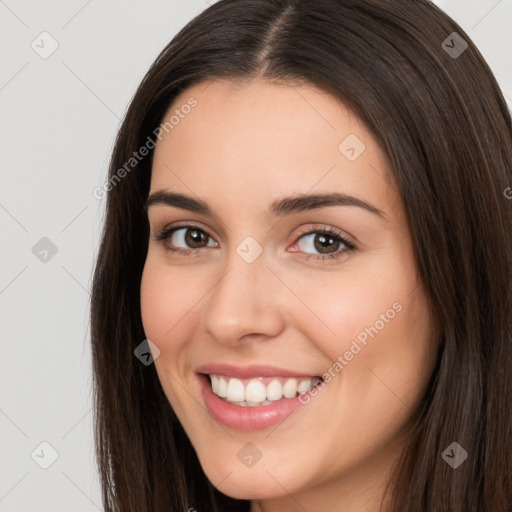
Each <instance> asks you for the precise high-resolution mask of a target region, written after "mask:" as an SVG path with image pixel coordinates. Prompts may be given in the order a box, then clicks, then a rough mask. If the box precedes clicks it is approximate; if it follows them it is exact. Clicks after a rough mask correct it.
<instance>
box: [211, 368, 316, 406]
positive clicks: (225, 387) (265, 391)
mask: <svg viewBox="0 0 512 512" xmlns="http://www.w3.org/2000/svg"><path fill="white" fill-rule="evenodd" d="M210 379H211V386H212V389H213V392H214V393H215V394H216V395H218V396H220V397H221V398H225V399H226V400H227V401H228V402H231V403H233V404H236V405H239V406H241V407H258V406H260V405H269V404H271V403H273V402H275V401H277V400H281V399H282V398H283V397H284V398H294V397H295V396H297V394H302V393H305V392H306V391H308V390H309V389H310V388H311V387H312V386H314V385H315V384H317V380H316V379H315V380H314V381H312V379H308V378H305V379H297V378H290V379H284V378H279V379H278V378H274V379H268V378H267V379H265V382H267V385H266V386H265V384H264V383H263V382H262V380H263V377H257V378H254V379H250V380H244V381H243V382H242V380H240V379H237V378H234V377H233V378H229V377H223V376H221V375H212V374H210Z"/></svg>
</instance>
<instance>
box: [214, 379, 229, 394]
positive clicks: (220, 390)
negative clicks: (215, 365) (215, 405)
mask: <svg viewBox="0 0 512 512" xmlns="http://www.w3.org/2000/svg"><path fill="white" fill-rule="evenodd" d="M211 377H212V389H213V390H214V391H215V393H216V394H217V395H219V396H220V397H222V398H226V397H227V396H228V383H227V382H226V379H223V378H222V377H217V379H218V380H217V389H215V383H214V382H213V377H216V375H211Z"/></svg>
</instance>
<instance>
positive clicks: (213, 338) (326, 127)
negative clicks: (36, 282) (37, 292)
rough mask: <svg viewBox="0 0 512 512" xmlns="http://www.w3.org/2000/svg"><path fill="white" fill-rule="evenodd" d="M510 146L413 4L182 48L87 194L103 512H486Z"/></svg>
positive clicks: (229, 1) (506, 279) (143, 99)
mask: <svg viewBox="0 0 512 512" xmlns="http://www.w3.org/2000/svg"><path fill="white" fill-rule="evenodd" d="M511 135H512V121H511V117H510V113H509V112H508V110H507V106H506V103H505V101H504V99H503V96H502V94H501V92H500V90H499V87H498V85H497V83H496V80H495V79H494V77H493V75H492V73H491V71H490V69H489V67H488V66H487V64H486V63H485V62H484V60H483V58H482V56H481V54H480V53H479V52H478V50H477V48H475V46H474V45H473V44H472V42H471V41H470V39H469V37H468V36H467V34H465V33H464V31H463V30H462V29H461V28H460V27H459V26H458V25H457V24H456V23H454V22H453V20H451V19H450V18H449V17H448V16H446V15H445V14H444V13H443V12H442V11H440V10H439V9H438V8H436V7H435V6H434V5H433V4H431V3H430V2H428V1H424V0H422V1H417V2H404V1H398V0H385V1H382V0H363V1H361V0H357V1H356V0H339V1H326V2H323V1H322V2H319V1H313V0H311V1H306V0H263V1H259V2H253V1H250V0H221V1H219V2H217V3H216V4H214V5H212V6H211V7H209V8H208V9H207V10H205V11H204V12H203V13H202V14H200V15H199V16H198V17H196V18H195V19H194V20H192V21H191V22H190V23H189V24H188V25H187V26H186V27H185V28H183V30H182V31H181V32H180V33H179V34H178V35H177V36H176V37H175V38H174V39H173V40H172V41H171V43H170V44H169V45H168V46H167V47H166V48H165V49H164V50H163V51H162V52H161V54H160V55H159V56H158V58H157V59H156V61H155V63H154V64H153V65H152V66H151V68H150V70H149V71H148V73H147V75H146V76H145V78H144V80H143V81H142V83H141V85H140V87H139V89H138V90H137V92H136V94H135V96H134V98H133V100H132V102H131V104H130V107H129V109H128V111H127V114H126V117H125V119H124V122H123V124H122V126H121V129H120V131H119V134H118V138H117V141H116V145H115V148H114V152H113V156H112V161H111V166H110V172H109V180H108V185H107V186H106V188H105V192H108V196H107V212H106V219H105V225H104V230H103V236H102V241H101V246H100V250H99V254H98V260H97V264H96V268H95V275H94V285H93V295H92V304H91V332H92V346H93V365H94V384H95V403H96V409H95V413H96V414H95V421H96V444H97V457H98V461H99V469H100V474H101V478H102V486H103V501H104V507H105V510H106V511H119V512H128V511H132V510H137V511H150V510H151V511H164V510H165V511H169V510H197V511H202V510H208V511H222V512H224V511H227V510H240V511H242V510H244V511H248V510H251V511H252V512H255V511H265V512H269V511H271V512H278V511H295V510H297V511H299V510H300V511H304V510H307V511H309V512H315V511H317V510H329V511H338V510H340V511H341V510H343V511H344V512H347V511H349V512H352V511H358V512H359V511H363V510H364V511H367V512H374V511H375V512H376V511H379V510H380V511H381V512H392V511H398V510H400V511H410V512H413V511H414V512H434V511H436V512H438V511H443V510H446V511H448V510H450V511H452V512H462V511H464V512H468V511H471V512H505V511H508V510H510V508H511V504H512V481H511V475H512V467H511V465H512V463H511V460H512V458H511V448H510V447H511V446H512V439H511V436H512V434H511V432H512V429H511V426H512V414H511V409H510V401H511V399H512V377H511V375H512V372H510V370H509V363H510V362H512V333H511V316H510V311H511V308H512V291H511V290H512V287H511V284H512V240H511V237H512V233H511V229H510V226H512V210H511V206H512V205H511V203H510V201H509V200H508V199H507V194H506V190H509V188H510V186H511V184H512V171H511V169H512V137H511ZM153 363H154V364H153Z"/></svg>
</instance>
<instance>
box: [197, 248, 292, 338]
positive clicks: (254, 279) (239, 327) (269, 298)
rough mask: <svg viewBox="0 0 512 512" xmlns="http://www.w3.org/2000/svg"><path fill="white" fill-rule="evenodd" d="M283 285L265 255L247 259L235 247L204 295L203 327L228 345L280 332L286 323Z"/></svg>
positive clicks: (268, 336) (270, 336)
mask: <svg viewBox="0 0 512 512" xmlns="http://www.w3.org/2000/svg"><path fill="white" fill-rule="evenodd" d="M282 288H283V284H282V283H281V282H280V281H279V280H278V279H277V278H276V276H275V275H274V274H273V273H272V272H271V271H270V270H269V269H268V268H267V266H266V260H265V258H264V257H263V255H261V256H260V257H259V258H258V259H256V261H253V262H252V263H247V262H246V261H244V260H243V259H242V258H241V257H240V256H239V255H238V254H237V253H236V252H235V251H233V253H232V254H231V255H230V257H229V259H228V260H227V261H226V265H225V266H224V265H223V266H222V271H221V272H219V277H218V279H217V280H216V284H214V286H213V288H212V290H211V291H210V293H209V294H208V295H207V296H206V297H205V300H204V302H203V308H202V311H201V327H202V329H203V330H204V331H205V332H207V333H208V334H209V335H210V336H211V337H213V338H214V339H215V340H216V341H217V342H219V343H223V344H225V345H238V344H239V343H240V342H241V341H242V339H243V341H248V340H253V341H254V340H257V339H267V338H273V337H275V336H278V335H279V333H280V332H281V331H282V330H283V327H284V318H283V313H284V311H283V310H284V303H283V299H285V297H284V296H283V293H282ZM288 299H289V297H288Z"/></svg>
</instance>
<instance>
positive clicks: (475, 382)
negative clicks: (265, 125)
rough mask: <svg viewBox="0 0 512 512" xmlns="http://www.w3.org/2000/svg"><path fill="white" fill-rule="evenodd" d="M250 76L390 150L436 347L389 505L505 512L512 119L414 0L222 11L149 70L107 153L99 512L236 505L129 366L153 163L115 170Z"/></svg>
mask: <svg viewBox="0 0 512 512" xmlns="http://www.w3.org/2000/svg"><path fill="white" fill-rule="evenodd" d="M453 32H457V34H458V36H456V35H453ZM459 37H460V38H462V39H459ZM450 38H451V39H450ZM454 38H455V39H454ZM464 42H465V43H467V48H465V44H464ZM464 48H465V49H464ZM454 49H455V50H457V51H456V52H454ZM255 77H264V78H266V79H268V80H273V81H276V82H281V83H289V84H290V83H306V84H312V85H314V86H317V87H319V88H321V89H322V90H325V91H327V92H329V93H331V94H332V95H334V96H335V97H336V98H339V100H341V101H343V102H345V103H346V104H347V105H348V106H349V107H351V108H352V109H353V110H354V111H355V112H356V113H357V115H358V116H359V117H360V118H361V120H362V121H363V122H364V123H366V125H367V126H368V128H369V129H370V131H371V132H372V133H373V135H374V136H375V137H376V139H377V141H378V142H379V143H380V144H381V146H382V148H383V150H384V151H385V152H386V154H387V155H388V157H389V159H390V161H391V164H392V167H393V172H394V178H395V180H396V183H397V186H398V188H399V191H400V193H401V196H402V199H403V202H404V205H405V208H406V211H407V214H408V220H409V225H410V229H411V235H412V239H413V243H414V246H415V252H416V260H417V265H418V271H419V273H420V276H421V278H422V280H423V283H424V286H425V290H426V293H427V295H428V299H429V302H430V304H431V306H432V310H433V311H434V313H435V317H436V321H437V322H438V324H439V326H440V333H441V334H440V336H441V338H440V339H441V344H440V349H439V354H438V360H437V364H436V367H435V370H434V372H433V374H432V378H431V381H430V383H429V385H428V388H427V390H426V392H425V395H424V398H423V400H422V402H421V404H420V407H419V410H418V411H416V414H415V416H414V429H413V435H412V436H411V438H410V441H409V443H408V446H407V447H406V449H405V450H404V452H403V457H402V459H401V460H399V464H397V466H396V468H395V472H394V474H393V476H394V477H393V479H392V480H390V485H389V489H388V490H389V492H390V496H391V497H392V508H391V510H392V511H400V512H441V511H451V512H510V510H512V482H511V480H512V452H511V447H512V412H511V411H512V407H511V403H512V370H511V363H512V332H511V311H512V201H511V200H510V199H508V197H510V195H512V194H507V193H506V190H510V188H509V187H512V121H511V117H510V113H509V111H508V109H507V105H506V102H505V100H504V98H503V95H502V93H501V92H500V88H499V87H498V84H497V82H496V80H495V78H494V76H493V74H492V72H491V70H490V69H489V67H488V65H487V64H486V63H485V61H484V59H483V57H482V55H481V54H480V52H479V51H478V49H477V48H476V47H475V45H474V44H473V43H472V41H471V40H470V38H469V36H468V35H467V34H466V33H465V32H464V31H463V30H462V28H461V27H460V26H458V25H457V24H456V23H455V22H454V21H453V20H452V19H451V18H449V17H448V16H447V15H446V14H444V13H443V12H442V11H441V10H440V9H438V8H437V7H436V6H435V5H434V4H432V3H430V2H429V1H427V0H415V1H414V2H411V1H404V0H332V1H319V0H261V1H254V0H221V1H219V2H217V3H215V4H213V5H212V6H211V7H209V8H208V9H206V10H205V11H204V12H202V13H201V14H200V15H199V16H197V17H196V18H194V19H193V20H192V21H191V22H190V23H188V24H187V25H186V26H185V27H184V28H183V29H182V30H181V31H180V32H179V33H178V34H177V35H176V36H175V37H174V39H173V40H172V41H171V42H170V43H169V44H168V46H167V47H166V48H165V49H164V50H163V51H162V52H161V53H160V55H159V56H158V57H157V59H156V61H155V62H154V63H153V64H152V66H151V67H150V69H149V71H148V73H147V74H146V76H145V77H144V79H143V81H142V83H141V84H140V86H139V88H138V90H137V91H136V93H135V95H134V97H133V99H132V101H131V104H130V105H129V108H128V110H127V113H126V116H125V118H124V121H123V123H122V126H121V128H120V130H119V133H118V137H117V140H116V144H115V148H114V151H113V155H112V159H111V165H110V170H109V186H108V188H107V189H106V190H108V195H107V203H106V218H105V220H104V227H103V233H102V238H101V245H100V248H99V253H98V256H97V262H96V266H95V270H94V279H93V289H92V300H91V336H92V356H93V372H94V375H93V376H94V399H95V411H94V412H95V415H94V419H95V443H96V449H97V460H98V465H99V472H100V476H101V483H102V490H103V504H104V508H105V511H106V512H114V511H115V512H150V511H151V512H164V511H165V512H169V511H178V510H180V511H186V510H189V509H190V508H192V509H196V510H198V511H199V512H201V511H213V512H215V511H219V512H220V511H222V512H226V511H228V510H233V511H234V510H240V511H242V510H249V502H248V501H243V500H234V499H231V498H228V497H225V496H223V495H222V494H221V493H220V492H219V491H218V490H217V489H216V488H215V487H214V486H213V485H212V484H211V483H210V482H209V481H208V480H207V478H206V477H205V475H204V472H203V471H202V469H201V466H200V464H199V462H198V458H197V456H196V454H195V452H194V449H193V448H192V446H191V444H190V442H189V440H188V438H187V435H186V434H185V432H184V430H183V429H182V427H181V425H180V423H179V421H178V420H177V418H176V415H175V414H174V412H173V410H172V407H171V406H170V404H169V402H168V400H167V399H166V397H165V395H164V392H163V390H162V388H161V386H160V383H159V380H158V377H157V375H156V371H155V368H154V365H149V366H145V365H144V364H141V362H140V361H139V360H138V359H137V358H136V357H135V356H134V349H135V348H136V347H137V346H138V345H139V344H140V343H141V342H142V341H143V340H144V339H145V337H146V336H145V334H144V330H143V327H142V321H141V313H140V298H139V294H140V282H141V275H142V270H143V266H144V261H145V257H146V253H147V246H148V234H149V226H148V221H147V217H146V214H145V211H144V208H143V204H144V201H145V199H146V198H147V195H148V192H149V184H150V177H151V164H152V151H150V152H149V155H148V156H146V157H145V158H141V159H140V161H138V162H137V164H136V165H135V166H134V168H133V169H132V168H131V167H130V168H128V167H127V166H126V163H127V162H128V161H130V158H131V157H132V155H133V152H134V151H137V150H138V149H139V148H140V147H142V146H144V145H147V144H148V142H147V141H148V137H149V138H152V139H154V138H155V129H157V128H158V126H159V124H160V123H161V121H162V118H163V116H164V114H165V112H166V111H167V109H168V108H169V107H170V105H171V104H172V102H173V100H174V98H175V97H176V96H177V95H178V94H179V93H180V92H181V91H183V90H184V89H186V88H187V87H189V86H191V85H192V84H196V83H198V82H201V81H204V80H211V79H220V78H224V79H231V80H233V81H244V80H250V79H252V78H255ZM197 108H200V106H199V107H197ZM132 163H133V162H132ZM123 166H124V169H125V171H126V172H124V173H120V172H119V170H120V169H122V168H123ZM120 176H121V177H122V179H120ZM114 178H116V180H115V181H114ZM452 442H457V443H459V444H460V445H461V446H462V447H463V448H464V449H465V450H466V451H467V453H468V458H467V460H466V461H465V462H464V463H463V464H461V465H460V466H459V467H457V468H456V469H453V468H452V467H451V466H450V465H449V464H447V463H446V462H445V460H443V457H442V453H443V451H444V450H445V449H446V448H447V447H448V446H449V445H450V444H451V443H452ZM333 507H334V505H333Z"/></svg>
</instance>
